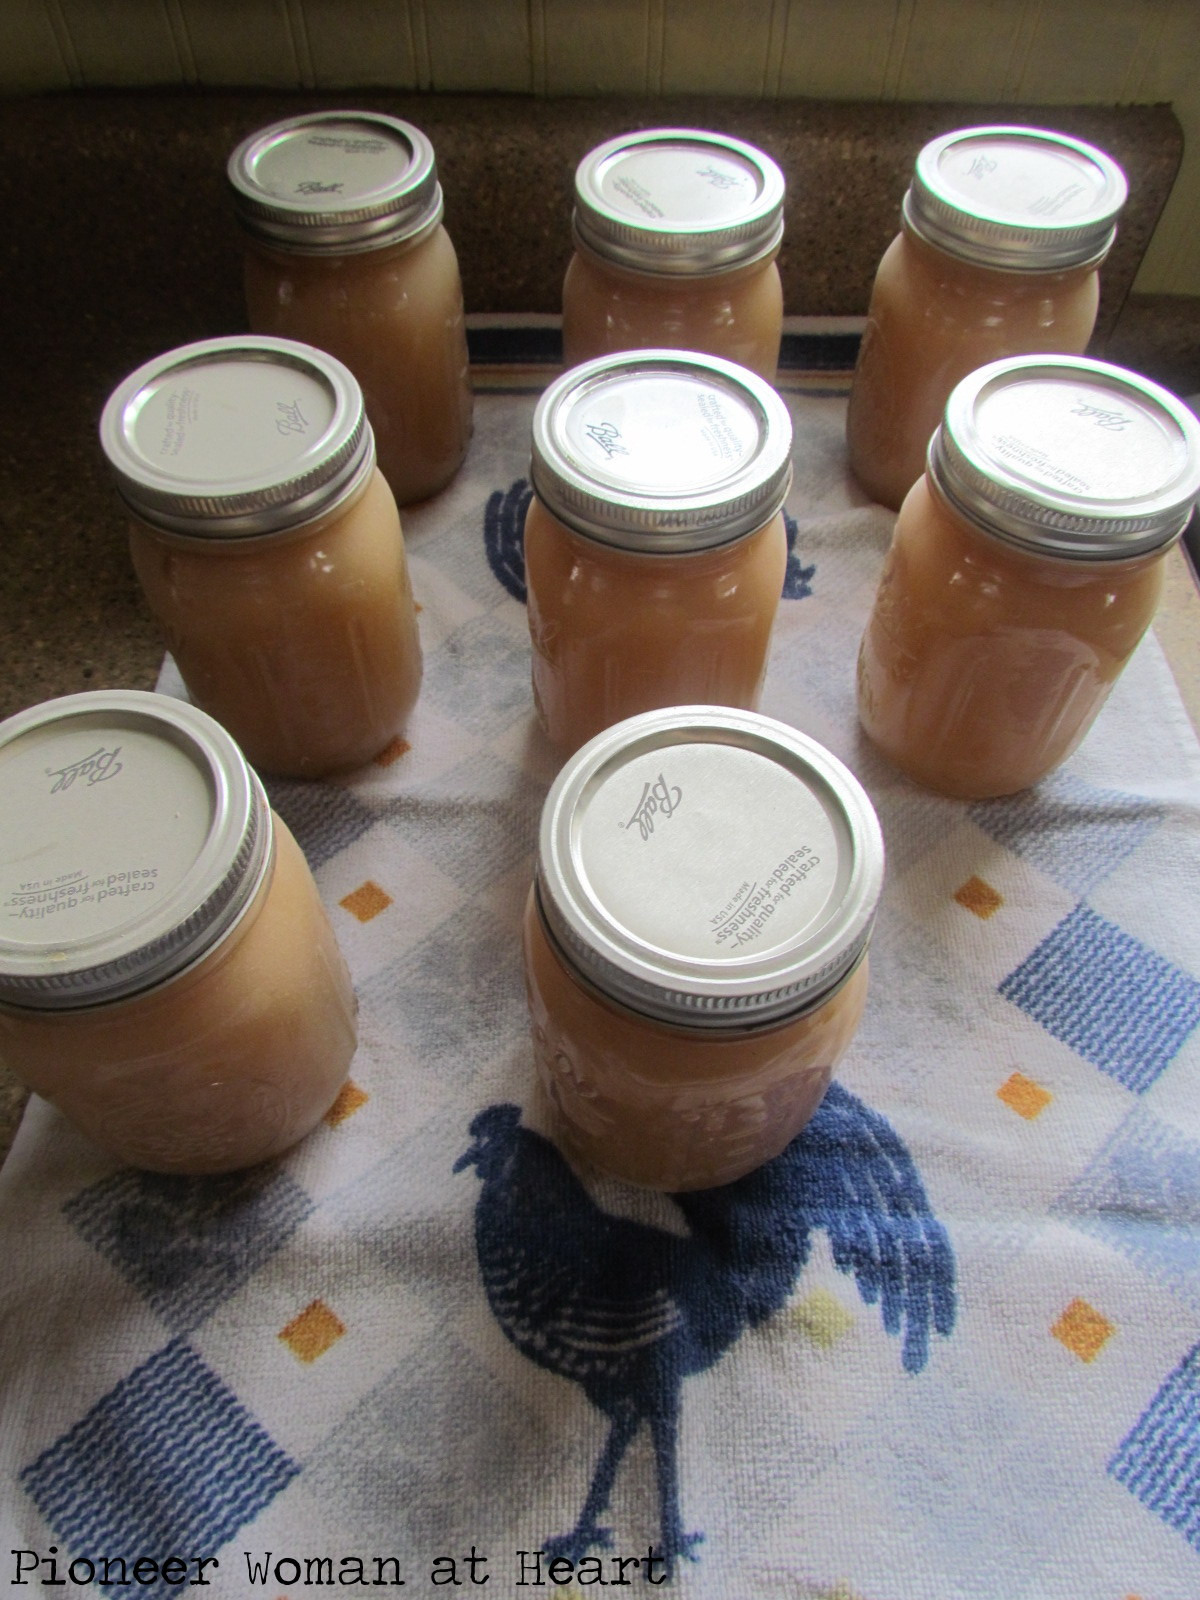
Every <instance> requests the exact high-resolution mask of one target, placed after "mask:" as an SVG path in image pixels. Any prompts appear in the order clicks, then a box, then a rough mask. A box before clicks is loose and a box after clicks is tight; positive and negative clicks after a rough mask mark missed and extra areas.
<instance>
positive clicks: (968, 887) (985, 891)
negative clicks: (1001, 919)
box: [954, 876, 1004, 922]
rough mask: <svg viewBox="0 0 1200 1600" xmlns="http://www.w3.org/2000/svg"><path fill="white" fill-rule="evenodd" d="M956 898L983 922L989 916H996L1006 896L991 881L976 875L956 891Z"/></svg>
mask: <svg viewBox="0 0 1200 1600" xmlns="http://www.w3.org/2000/svg"><path fill="white" fill-rule="evenodd" d="M954 898H955V899H956V900H957V901H958V903H959V905H960V906H963V907H965V908H966V910H968V911H970V912H971V913H972V914H973V915H974V916H977V917H978V918H979V919H980V921H981V922H986V921H987V919H988V918H989V917H994V916H995V915H996V913H997V911H999V909H1000V907H1001V906H1002V905H1003V904H1004V896H1003V895H1002V894H999V893H997V891H996V890H995V889H993V888H992V886H991V884H990V883H986V882H985V881H984V880H983V879H982V878H976V877H974V876H972V877H970V878H968V879H967V881H966V883H964V884H961V885H960V886H959V887H958V888H957V889H956V890H955V891H954Z"/></svg>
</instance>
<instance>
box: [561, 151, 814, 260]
mask: <svg viewBox="0 0 1200 1600" xmlns="http://www.w3.org/2000/svg"><path fill="white" fill-rule="evenodd" d="M783 195H784V179H783V173H782V172H781V171H780V169H779V167H778V166H777V165H776V164H775V162H774V161H772V160H771V158H770V156H768V155H765V154H764V153H763V151H761V150H758V149H756V148H755V147H754V146H753V145H751V144H746V143H745V142H744V141H743V140H741V139H733V138H730V137H728V136H727V135H725V134H719V133H709V132H705V131H702V130H700V129H695V128H655V129H651V130H650V131H648V132H645V133H630V134H623V135H622V136H621V137H620V138H617V139H609V140H608V141H607V142H606V143H605V144H602V145H599V146H597V148H596V149H595V150H592V151H591V152H590V153H589V154H588V155H586V156H585V157H584V159H583V160H582V161H581V162H580V163H579V167H578V169H577V171H576V174H575V231H576V235H577V237H578V239H579V240H581V241H582V243H583V244H584V245H586V246H587V247H589V248H590V249H592V250H594V251H596V252H597V254H599V255H602V256H604V257H605V258H606V259H607V260H611V261H615V262H617V263H618V264H620V265H623V266H627V267H632V268H633V269H635V270H639V271H643V272H662V273H672V274H679V275H688V274H699V273H707V272H719V271H727V270H729V269H730V268H732V267H737V266H743V265H746V264H748V263H749V262H751V261H755V260H757V259H759V258H760V257H761V256H764V255H767V254H769V253H770V252H771V251H773V250H774V249H775V248H776V247H777V246H778V244H779V241H780V239H781V238H782V236H783Z"/></svg>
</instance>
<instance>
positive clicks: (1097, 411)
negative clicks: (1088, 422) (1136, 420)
mask: <svg viewBox="0 0 1200 1600" xmlns="http://www.w3.org/2000/svg"><path fill="white" fill-rule="evenodd" d="M1071 415H1072V416H1075V417H1091V418H1092V420H1093V421H1094V422H1095V424H1096V426H1097V427H1098V428H1111V429H1112V431H1113V432H1114V433H1120V432H1121V431H1122V429H1124V428H1128V427H1129V425H1130V424H1131V423H1132V421H1133V418H1132V417H1131V416H1130V415H1129V413H1128V412H1126V411H1114V410H1111V409H1108V408H1106V407H1104V406H1096V405H1092V404H1091V402H1090V401H1088V400H1083V399H1080V400H1078V401H1077V402H1076V403H1075V405H1074V406H1072V408H1071Z"/></svg>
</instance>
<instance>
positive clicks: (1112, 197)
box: [846, 127, 1127, 510]
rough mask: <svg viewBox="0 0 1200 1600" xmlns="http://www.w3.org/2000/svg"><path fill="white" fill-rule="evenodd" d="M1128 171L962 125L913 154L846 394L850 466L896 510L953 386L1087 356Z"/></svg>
mask: <svg viewBox="0 0 1200 1600" xmlns="http://www.w3.org/2000/svg"><path fill="white" fill-rule="evenodd" d="M1126 192H1127V190H1126V183H1125V177H1124V174H1123V173H1122V171H1121V169H1120V167H1118V166H1117V164H1116V163H1115V162H1114V161H1113V160H1112V159H1111V158H1110V157H1109V156H1107V155H1105V154H1104V152H1103V151H1102V150H1097V149H1096V148H1095V147H1094V146H1092V145H1089V144H1085V143H1084V142H1083V141H1082V140H1080V139H1071V138H1068V137H1067V136H1066V135H1065V134H1061V133H1049V132H1046V131H1044V130H1042V129H1039V128H1013V127H982V128H963V129H960V130H958V131H957V132H954V133H947V134H943V135H942V136H941V137H940V138H937V139H934V140H931V142H930V143H929V144H927V145H926V146H925V148H924V149H923V150H922V151H921V153H920V155H919V156H918V157H917V162H916V167H915V170H914V172H913V177H912V183H911V186H910V188H909V190H908V193H907V194H906V195H905V197H904V204H903V208H902V226H901V231H900V233H899V234H898V235H897V237H896V238H895V239H894V240H893V241H892V243H891V244H890V245H889V246H888V248H887V250H886V251H885V252H884V256H883V259H882V261H881V262H880V264H879V270H878V272H877V273H876V277H875V284H874V287H873V289H872V291H871V303H870V306H869V308H868V312H867V325H866V328H865V330H864V332H863V337H862V344H861V347H860V349H859V356H858V363H857V366H856V367H855V372H854V380H853V384H852V387H851V391H850V402H849V409H848V411H847V417H846V438H847V442H848V445H849V451H850V466H851V469H852V470H853V472H854V475H855V477H856V478H857V479H858V481H859V483H860V484H861V485H862V487H863V488H864V489H865V490H866V491H867V493H868V494H869V495H871V497H872V498H873V499H875V500H878V501H879V502H880V503H881V504H883V505H885V506H890V507H891V508H892V509H893V510H895V509H896V508H897V507H898V506H899V504H900V502H901V500H903V498H904V496H905V495H906V494H907V493H908V491H909V489H910V488H911V487H912V486H913V484H914V483H915V482H916V481H917V479H918V478H919V477H920V476H921V473H922V471H923V470H924V467H925V452H926V450H927V449H928V446H929V440H930V437H931V435H932V433H933V430H934V429H935V428H936V427H937V425H938V423H939V421H940V420H941V415H942V411H943V409H944V407H945V405H946V401H947V400H948V399H949V397H950V391H951V390H952V389H953V388H954V385H955V384H956V383H957V382H958V381H959V379H960V378H965V377H966V375H967V374H968V373H969V372H972V371H973V370H974V369H975V368H976V367H981V366H983V365H985V364H986V363H987V362H989V361H995V360H999V359H1001V358H1002V357H1004V356H1010V355H1024V354H1033V353H1037V352H1047V353H1051V354H1064V355H1072V354H1074V355H1078V354H1082V352H1083V351H1084V350H1085V349H1086V347H1087V343H1088V340H1089V339H1090V338H1091V336H1092V329H1093V327H1094V325H1095V321H1096V307H1097V304H1098V302H1099V293H1100V290H1099V267H1100V263H1101V262H1102V261H1103V260H1104V257H1105V256H1106V255H1107V253H1108V251H1109V248H1110V246H1111V245H1112V242H1113V239H1114V237H1115V236H1116V219H1117V214H1118V212H1119V211H1120V209H1121V207H1122V206H1123V205H1124V203H1125V197H1126Z"/></svg>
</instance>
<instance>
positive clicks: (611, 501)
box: [532, 350, 792, 554]
mask: <svg viewBox="0 0 1200 1600" xmlns="http://www.w3.org/2000/svg"><path fill="white" fill-rule="evenodd" d="M791 447H792V424H791V418H790V416H789V414H788V410H787V407H786V406H785V405H784V403H783V401H782V400H781V399H780V398H779V396H778V395H777V394H776V392H775V390H774V389H773V388H772V387H771V385H770V384H768V383H766V382H764V380H763V379H762V378H759V377H757V376H756V375H755V374H754V373H751V372H748V371H747V370H746V369H745V368H744V367H740V366H737V365H736V364H735V363H733V362H731V361H723V360H721V359H720V358H718V357H716V356H705V355H698V354H694V353H692V352H690V351H677V350H637V351H626V352H623V353H622V354H620V355H614V356H601V357H599V358H598V359H597V360H595V361H588V362H584V363H583V364H582V365H581V366H578V367H572V368H571V369H570V370H569V371H568V372H566V373H564V374H563V376H562V377H561V378H559V379H558V380H557V381H556V382H555V383H553V384H552V385H551V386H550V388H549V389H547V390H546V392H545V394H544V395H543V396H542V398H541V400H540V401H539V403H538V407H537V411H536V412H535V414H534V422H533V462H532V478H533V486H534V488H535V489H536V491H537V493H538V496H539V498H540V499H541V500H542V501H543V503H544V504H545V505H546V506H547V507H548V509H549V510H550V511H552V512H553V513H554V514H555V515H556V516H557V517H559V518H561V520H562V521H564V522H566V523H567V524H568V525H569V526H571V527H573V528H575V529H577V530H578V531H579V532H581V533H585V534H587V535H589V536H590V537H592V538H595V539H598V540H601V541H603V542H604V543H606V544H614V545H619V546H621V547H622V548H625V549H630V550H641V551H653V552H655V553H668V554H669V553H671V552H675V551H685V550H697V549H703V548H707V547H709V546H714V545H719V544H724V543H727V542H728V541H729V540H731V539H735V538H738V537H740V536H741V535H742V534H745V533H749V532H751V531H752V530H753V529H755V528H760V527H762V525H763V524H764V523H765V522H766V521H768V520H769V519H770V518H771V517H773V516H774V515H775V513H776V512H777V511H778V510H779V508H780V507H781V506H782V504H783V501H784V497H785V495H786V494H787V490H788V485H789V483H790V481H791Z"/></svg>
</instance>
